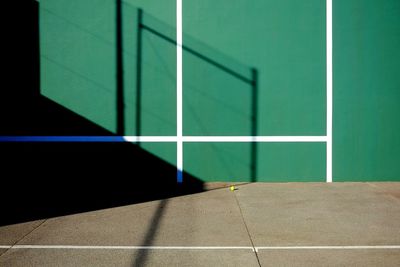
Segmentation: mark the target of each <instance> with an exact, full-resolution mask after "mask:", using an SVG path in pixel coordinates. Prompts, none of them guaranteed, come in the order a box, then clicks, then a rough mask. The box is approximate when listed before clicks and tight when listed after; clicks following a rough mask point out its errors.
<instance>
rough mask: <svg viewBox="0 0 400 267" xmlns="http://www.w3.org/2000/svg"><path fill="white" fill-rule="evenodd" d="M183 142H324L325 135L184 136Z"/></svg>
mask: <svg viewBox="0 0 400 267" xmlns="http://www.w3.org/2000/svg"><path fill="white" fill-rule="evenodd" d="M182 139H183V141H184V142H326V136H184V137H183V138H182Z"/></svg>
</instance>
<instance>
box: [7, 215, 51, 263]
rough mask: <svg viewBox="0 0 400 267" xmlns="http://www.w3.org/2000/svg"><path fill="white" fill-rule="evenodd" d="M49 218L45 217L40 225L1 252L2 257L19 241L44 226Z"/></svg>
mask: <svg viewBox="0 0 400 267" xmlns="http://www.w3.org/2000/svg"><path fill="white" fill-rule="evenodd" d="M47 220H48V219H44V220H43V221H42V222H41V223H39V225H38V226H36V227H34V228H33V229H32V230H31V231H29V232H28V233H26V234H25V235H23V236H22V237H21V238H20V239H18V240H17V241H15V242H14V244H12V245H11V246H10V247H9V248H7V249H6V250H5V251H4V252H3V253H1V254H0V257H1V256H3V255H4V254H6V253H7V252H8V251H9V250H11V249H12V248H13V247H14V246H15V245H17V244H18V243H19V242H21V241H22V240H23V239H24V238H25V237H27V236H28V235H30V234H31V233H33V232H34V231H35V230H36V229H38V228H39V227H40V226H42V225H43V224H44V223H45V222H46V221H47Z"/></svg>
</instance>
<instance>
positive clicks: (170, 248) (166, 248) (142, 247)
mask: <svg viewBox="0 0 400 267" xmlns="http://www.w3.org/2000/svg"><path fill="white" fill-rule="evenodd" d="M2 247H3V248H8V249H82V250H83V249H99V250H253V247H229V246H228V247H219V246H211V247H207V246H197V247H190V246H187V247H185V246H73V245H15V246H2ZM2 247H0V248H2Z"/></svg>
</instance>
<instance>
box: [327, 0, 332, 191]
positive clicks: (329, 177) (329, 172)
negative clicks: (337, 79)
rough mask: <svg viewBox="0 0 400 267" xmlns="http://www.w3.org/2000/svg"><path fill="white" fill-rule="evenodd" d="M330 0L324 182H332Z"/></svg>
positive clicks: (330, 7) (329, 9)
mask: <svg viewBox="0 0 400 267" xmlns="http://www.w3.org/2000/svg"><path fill="white" fill-rule="evenodd" d="M332 43H333V33H332V0H326V136H327V140H326V182H328V183H331V182H332V131H333V130H332V119H333V99H332V98H333V62H332V53H333V51H332V45H333V44H332Z"/></svg>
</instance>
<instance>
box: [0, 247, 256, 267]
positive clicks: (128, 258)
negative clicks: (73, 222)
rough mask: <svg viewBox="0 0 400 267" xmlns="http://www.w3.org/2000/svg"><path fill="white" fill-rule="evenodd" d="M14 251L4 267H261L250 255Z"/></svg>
mask: <svg viewBox="0 0 400 267" xmlns="http://www.w3.org/2000/svg"><path fill="white" fill-rule="evenodd" d="M142 252H143V251H139V252H138V251H136V252H132V251H126V250H123V251H121V250H115V251H93V250H78V251H77V250H43V251H40V250H34V249H26V250H15V251H12V252H11V253H8V254H7V255H4V256H2V257H1V261H0V263H1V265H2V266H21V267H22V266H24V267H25V266H74V267H75V266H127V267H128V266H129V267H139V266H250V267H251V266H259V265H258V263H257V260H256V258H255V257H254V253H252V252H251V251H245V252H243V251H233V252H232V251H207V252H205V251H179V252H176V251H150V252H148V254H146V257H142V256H141V255H140V254H141V253H142Z"/></svg>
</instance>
